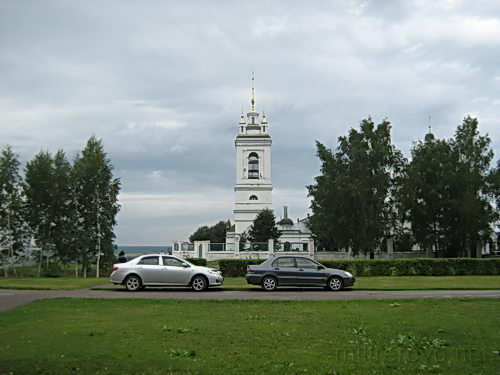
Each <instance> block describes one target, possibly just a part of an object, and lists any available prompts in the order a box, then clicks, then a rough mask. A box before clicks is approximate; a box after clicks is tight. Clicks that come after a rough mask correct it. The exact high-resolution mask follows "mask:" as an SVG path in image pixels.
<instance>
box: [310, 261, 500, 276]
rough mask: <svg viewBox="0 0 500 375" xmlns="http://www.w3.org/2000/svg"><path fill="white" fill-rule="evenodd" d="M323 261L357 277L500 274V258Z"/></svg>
mask: <svg viewBox="0 0 500 375" xmlns="http://www.w3.org/2000/svg"><path fill="white" fill-rule="evenodd" d="M320 263H321V264H323V265H324V266H326V267H329V268H338V269H342V270H345V271H348V272H351V273H352V274H354V275H356V276H454V275H500V259H476V258H436V259H434V258H423V259H373V260H368V259H363V260H324V261H320Z"/></svg>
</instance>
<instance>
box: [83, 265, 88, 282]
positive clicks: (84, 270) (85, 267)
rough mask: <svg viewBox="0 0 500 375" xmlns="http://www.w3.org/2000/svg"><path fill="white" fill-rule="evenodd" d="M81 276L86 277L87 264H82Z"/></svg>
mask: <svg viewBox="0 0 500 375" xmlns="http://www.w3.org/2000/svg"><path fill="white" fill-rule="evenodd" d="M83 278H84V279H86V278H87V265H85V266H83Z"/></svg>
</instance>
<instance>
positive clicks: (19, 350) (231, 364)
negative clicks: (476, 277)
mask: <svg viewBox="0 0 500 375" xmlns="http://www.w3.org/2000/svg"><path fill="white" fill-rule="evenodd" d="M498 311H500V301H499V300H497V299H446V300H444V299H441V300H436V299H432V300H430V299H428V300H425V299H424V300H404V301H397V302H395V301H389V300H365V301H315V302H311V301H293V302H292V301H291V302H282V301H200V300H197V301H189V300H185V301H178V300H137V299H136V300H93V299H92V300H91V299H80V300H77V299H54V300H44V301H39V302H35V303H33V304H31V305H28V306H23V307H20V308H17V309H14V310H10V311H7V312H1V313H0V332H2V335H0V373H1V374H3V373H5V374H33V373H36V374H78V373H80V374H248V373H254V374H306V373H307V374H324V375H325V374H384V375H385V374H398V375H400V374H454V375H455V374H498V373H499V366H498V364H499V361H500V356H499V354H498V350H499V349H500V347H499V345H500V343H499V338H498V327H499V326H500V315H499V314H498Z"/></svg>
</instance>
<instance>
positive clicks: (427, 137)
mask: <svg viewBox="0 0 500 375" xmlns="http://www.w3.org/2000/svg"><path fill="white" fill-rule="evenodd" d="M428 129H429V130H428V132H427V134H426V135H425V137H424V140H425V141H426V142H432V141H433V140H434V134H432V127H431V116H430V115H429V125H428Z"/></svg>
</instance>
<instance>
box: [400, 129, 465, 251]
mask: <svg viewBox="0 0 500 375" xmlns="http://www.w3.org/2000/svg"><path fill="white" fill-rule="evenodd" d="M411 153H412V158H411V162H410V163H409V164H408V167H407V169H406V179H405V182H404V185H405V187H404V189H403V191H404V196H403V201H404V204H405V207H406V209H407V210H408V216H407V218H408V221H409V222H410V223H411V230H412V233H413V236H414V237H415V240H416V241H417V242H418V243H419V244H421V246H422V247H423V248H424V249H426V251H427V255H429V256H430V255H431V254H432V247H433V245H439V244H441V246H442V245H443V244H444V243H445V242H446V241H447V240H448V239H449V237H450V232H451V231H452V228H451V224H452V223H451V218H452V217H453V212H452V211H453V210H452V202H453V201H454V200H455V198H456V197H455V196H454V194H455V189H454V185H455V184H456V177H455V176H456V171H455V169H456V165H457V155H456V153H455V152H454V150H453V148H452V146H451V144H450V142H448V141H446V140H436V139H435V138H434V136H433V135H432V134H431V133H429V134H427V135H426V138H425V142H418V143H416V144H415V145H414V146H413V148H412V152H411ZM436 255H437V253H436Z"/></svg>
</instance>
